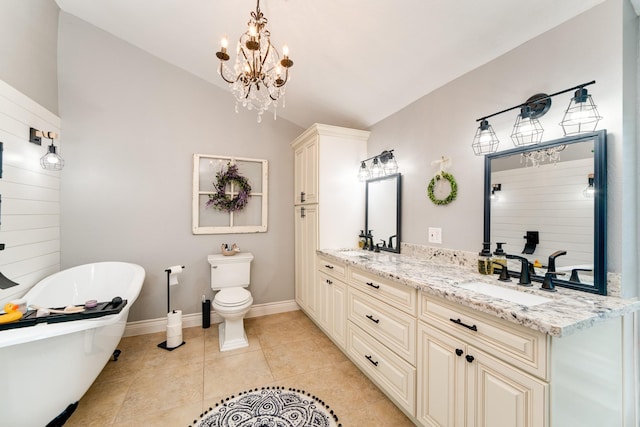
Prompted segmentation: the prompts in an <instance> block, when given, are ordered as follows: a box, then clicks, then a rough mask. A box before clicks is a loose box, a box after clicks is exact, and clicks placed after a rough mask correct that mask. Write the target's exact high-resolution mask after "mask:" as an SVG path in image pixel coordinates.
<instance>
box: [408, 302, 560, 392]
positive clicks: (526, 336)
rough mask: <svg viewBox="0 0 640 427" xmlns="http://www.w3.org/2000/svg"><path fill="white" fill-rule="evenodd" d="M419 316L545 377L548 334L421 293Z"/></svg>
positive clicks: (546, 373)
mask: <svg viewBox="0 0 640 427" xmlns="http://www.w3.org/2000/svg"><path fill="white" fill-rule="evenodd" d="M420 319H422V320H424V321H425V322H426V323H427V324H433V325H438V327H439V328H440V329H442V330H443V331H445V332H448V333H450V334H452V335H453V336H455V337H460V338H462V339H464V340H465V341H467V342H468V343H470V344H473V345H474V346H476V347H478V348H479V349H481V350H485V351H486V352H488V353H489V354H491V355H492V356H494V357H497V358H499V359H502V360H504V361H506V362H509V363H511V364H513V365H514V366H517V367H519V368H520V369H523V370H524V371H526V372H529V373H530V374H532V375H535V376H537V377H539V378H542V379H545V380H548V379H549V378H548V369H547V349H548V345H547V336H546V335H545V334H543V333H541V332H537V331H534V330H532V329H529V328H525V327H524V326H520V325H515V324H511V323H508V322H507V321H505V320H501V319H498V318H495V317H492V316H489V315H487V314H484V313H480V312H478V311H474V310H471V309H468V308H466V307H462V306H459V305H454V304H451V303H449V302H446V301H442V300H440V299H438V298H435V297H432V296H429V295H426V294H424V293H421V295H420Z"/></svg>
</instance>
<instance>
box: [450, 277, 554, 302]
mask: <svg viewBox="0 0 640 427" xmlns="http://www.w3.org/2000/svg"><path fill="white" fill-rule="evenodd" d="M458 287H460V288H463V289H468V290H470V291H475V292H478V293H481V294H483V295H487V296H490V297H495V298H499V299H502V300H505V301H509V302H513V303H516V304H521V305H524V306H527V307H533V306H534V305H539V304H544V303H546V302H549V301H552V300H551V299H550V298H545V297H541V296H540V295H534V294H530V293H527V292H520V291H516V290H513V289H507V288H503V287H502V286H496V285H490V284H488V283H483V282H471V283H463V284H460V285H458Z"/></svg>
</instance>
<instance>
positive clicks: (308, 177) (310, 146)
mask: <svg viewBox="0 0 640 427" xmlns="http://www.w3.org/2000/svg"><path fill="white" fill-rule="evenodd" d="M293 169H294V182H293V191H294V203H295V204H304V203H318V144H317V137H314V138H312V139H311V140H309V142H306V143H305V144H304V145H301V146H300V147H298V148H297V149H296V150H295V152H294V162H293Z"/></svg>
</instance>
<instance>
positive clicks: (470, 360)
mask: <svg viewBox="0 0 640 427" xmlns="http://www.w3.org/2000/svg"><path fill="white" fill-rule="evenodd" d="M464 358H465V359H467V362H469V363H471V362H473V360H474V359H475V358H474V357H473V356H472V355H470V354H467V355H466V356H465V357H464Z"/></svg>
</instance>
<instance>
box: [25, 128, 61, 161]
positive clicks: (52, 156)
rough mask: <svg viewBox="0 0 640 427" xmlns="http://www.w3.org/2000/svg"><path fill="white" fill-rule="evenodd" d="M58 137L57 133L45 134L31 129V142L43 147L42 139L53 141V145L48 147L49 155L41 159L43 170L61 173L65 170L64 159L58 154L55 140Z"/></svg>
mask: <svg viewBox="0 0 640 427" xmlns="http://www.w3.org/2000/svg"><path fill="white" fill-rule="evenodd" d="M57 137H58V134H56V133H55V132H43V131H41V130H38V129H34V128H30V129H29V142H31V143H33V144H37V145H42V138H47V139H50V140H51V144H50V145H49V147H47V153H46V154H45V155H44V156H42V157H41V158H40V166H41V167H42V169H47V170H55V171H59V170H62V168H64V159H63V158H62V157H61V156H60V154H58V152H57V149H56V146H55V145H54V144H53V140H54V139H56V138H57Z"/></svg>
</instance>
